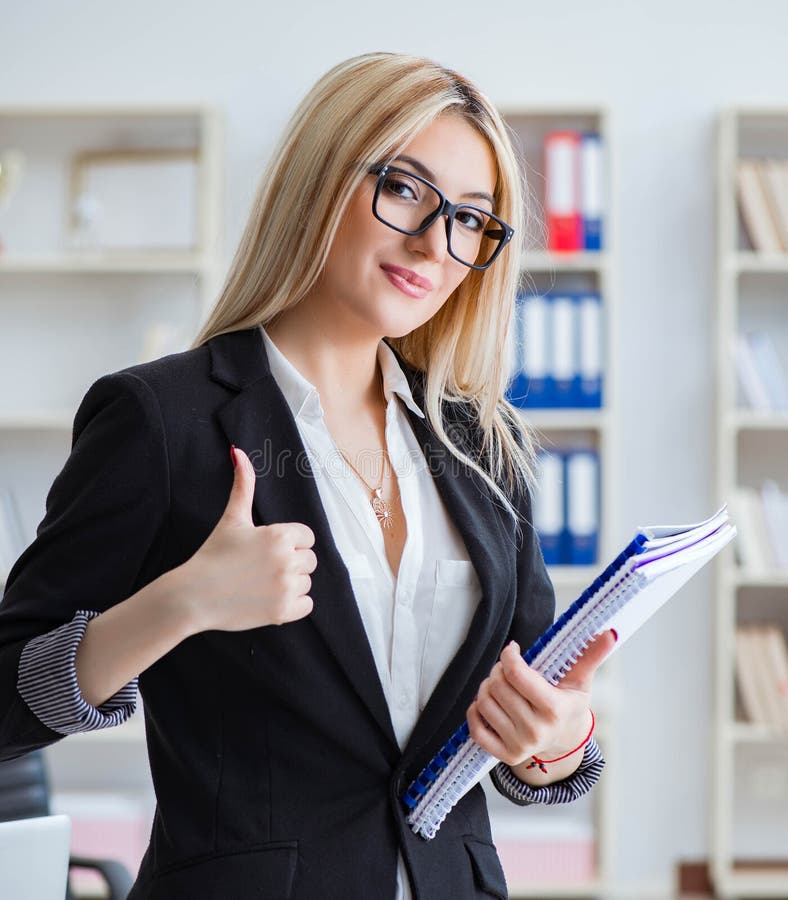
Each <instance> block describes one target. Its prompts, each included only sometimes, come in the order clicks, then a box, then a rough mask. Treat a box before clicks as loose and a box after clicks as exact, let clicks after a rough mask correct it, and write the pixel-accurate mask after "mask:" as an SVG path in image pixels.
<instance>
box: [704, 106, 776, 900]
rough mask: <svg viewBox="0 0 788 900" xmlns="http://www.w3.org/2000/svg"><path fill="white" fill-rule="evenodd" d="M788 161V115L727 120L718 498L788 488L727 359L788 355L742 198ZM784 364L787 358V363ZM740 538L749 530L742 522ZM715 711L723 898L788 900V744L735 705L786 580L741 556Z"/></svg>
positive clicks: (720, 623)
mask: <svg viewBox="0 0 788 900" xmlns="http://www.w3.org/2000/svg"><path fill="white" fill-rule="evenodd" d="M756 157H761V158H781V159H788V108H783V109H777V108H775V109H763V108H736V109H730V110H727V111H725V112H724V113H723V114H722V115H721V117H720V121H719V128H718V134H717V184H716V190H717V329H716V350H717V354H716V355H717V416H716V420H717V435H716V437H717V459H716V462H717V466H716V487H717V494H718V497H720V498H722V499H727V500H730V499H731V498H732V497H733V494H734V490H735V489H736V488H737V487H739V486H745V487H757V486H758V484H759V481H760V480H762V479H763V478H767V477H769V478H773V479H775V480H776V481H777V482H778V483H779V484H780V487H781V488H782V490H783V491H785V490H788V414H787V413H785V412H779V413H778V412H775V413H768V412H767V413H764V412H754V411H752V410H750V409H747V408H746V405H745V403H744V402H743V397H742V395H741V393H740V390H739V387H738V384H737V375H736V367H735V364H734V361H733V356H732V353H731V350H730V342H731V339H732V338H733V337H734V336H735V334H736V333H737V332H739V331H742V330H745V329H747V328H750V327H753V326H757V327H758V328H766V329H768V330H769V332H770V334H771V336H772V338H773V339H774V341H775V343H776V344H777V346H778V347H779V348H781V349H783V348H785V347H786V345H788V300H787V299H786V298H788V253H780V254H775V253H770V254H766V253H758V252H755V251H753V250H751V249H749V247H748V241H747V239H746V232H745V229H744V227H743V225H742V223H741V220H740V217H739V214H738V207H737V197H736V180H735V177H736V165H737V161H738V160H739V159H742V158H756ZM783 359H785V356H784V354H783ZM738 524H739V530H740V532H741V530H742V527H747V524H746V522H740V523H738ZM715 572H716V623H715V648H716V652H715V662H714V666H715V668H714V682H715V689H716V690H715V710H714V720H715V727H714V738H713V748H712V760H713V766H712V772H711V797H712V804H711V809H710V821H709V827H710V834H711V872H710V874H711V877H712V880H713V882H714V886H715V890H716V892H717V896H719V897H724V898H744V897H747V898H756V897H785V896H788V778H786V777H783V775H782V773H786V772H788V735H786V733H784V732H780V731H779V730H777V729H774V728H772V727H769V726H766V725H761V724H753V723H750V722H747V721H744V720H743V716H742V715H741V714H740V711H739V705H738V703H737V689H736V679H735V656H734V654H735V635H736V627H737V625H738V624H739V623H745V622H759V621H763V622H767V621H768V622H772V623H776V624H778V625H779V626H780V627H781V628H782V630H783V632H784V633H788V572H781V571H775V570H765V571H758V570H752V569H751V568H749V569H746V568H743V567H741V566H740V565H739V564H738V562H737V558H736V555H735V553H734V550H733V548H727V549H726V550H725V551H724V552H723V553H722V554H721V555H720V558H719V559H718V560H717V561H716V564H715Z"/></svg>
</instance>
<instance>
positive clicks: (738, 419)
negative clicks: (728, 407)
mask: <svg viewBox="0 0 788 900" xmlns="http://www.w3.org/2000/svg"><path fill="white" fill-rule="evenodd" d="M727 426H728V428H730V429H731V430H733V431H788V412H770V413H762V412H755V411H752V410H742V409H736V410H734V411H733V412H732V413H730V415H729V416H728V418H727Z"/></svg>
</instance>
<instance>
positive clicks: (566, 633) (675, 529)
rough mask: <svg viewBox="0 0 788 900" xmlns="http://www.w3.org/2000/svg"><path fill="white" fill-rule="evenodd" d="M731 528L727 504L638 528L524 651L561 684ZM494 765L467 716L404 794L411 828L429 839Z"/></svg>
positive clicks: (681, 580)
mask: <svg viewBox="0 0 788 900" xmlns="http://www.w3.org/2000/svg"><path fill="white" fill-rule="evenodd" d="M735 535H736V528H735V527H734V526H733V525H732V524H731V523H730V522H729V520H728V510H727V506H723V507H722V509H720V510H719V512H717V513H715V514H714V515H713V516H711V518H709V519H707V520H706V521H705V522H700V523H699V524H697V525H686V526H654V527H650V528H641V529H639V531H638V532H637V534H636V535H635V537H634V539H633V540H632V541H631V542H630V543H629V544H628V545H627V546H626V547H625V548H624V550H623V551H622V552H621V553H620V554H619V555H618V556H617V557H616V558H615V559H614V560H613V562H612V563H611V564H610V565H609V566H608V567H607V568H606V569H605V570H604V572H602V574H601V575H600V576H599V577H598V578H597V579H596V580H595V581H593V582H592V584H590V585H589V587H588V588H586V590H585V591H584V592H583V593H582V594H581V595H580V597H579V598H578V599H577V600H576V601H575V602H574V603H573V604H572V605H571V606H570V607H569V609H568V610H567V611H566V612H565V613H564V614H563V615H561V616H560V617H559V618H558V619H556V621H555V622H554V623H553V624H552V625H551V626H550V627H549V628H548V629H547V631H545V632H544V634H543V635H542V636H541V637H539V638H537V640H536V641H535V642H534V644H533V645H532V646H531V647H530V648H529V649H528V650H527V651H526V652H525V653H524V654H523V658H524V659H525V661H526V662H527V663H528V664H529V665H530V666H531V668H533V669H535V670H536V671H537V672H540V673H541V674H542V675H543V676H544V677H545V678H546V679H547V680H548V681H549V682H550V683H551V684H558V682H559V681H560V680H561V679H562V678H563V677H564V675H566V673H567V672H568V671H569V670H570V669H571V668H572V666H573V665H574V663H575V662H577V659H578V657H579V656H580V655H581V653H582V652H583V650H584V649H585V648H586V647H587V646H588V644H589V643H590V641H591V640H592V639H593V638H594V636H595V635H598V634H600V633H601V632H602V631H605V630H606V629H608V628H615V629H616V631H617V632H618V640H617V641H616V643H615V645H614V647H613V650H612V651H611V653H612V652H615V650H618V648H619V647H620V646H621V645H622V644H623V643H624V641H626V639H627V638H628V637H630V636H631V635H632V634H634V633H635V632H636V631H637V629H638V628H640V626H641V625H642V624H643V623H644V622H645V621H646V620H647V619H649V618H650V617H651V616H652V615H653V614H654V613H655V612H656V611H657V610H658V609H659V608H660V607H661V606H662V605H663V604H664V603H665V602H666V601H667V600H669V599H670V598H671V597H672V596H673V595H674V594H675V593H676V591H678V590H679V588H681V587H682V586H683V585H684V584H685V583H686V582H687V581H688V580H689V579H690V578H691V577H692V576H693V575H694V574H695V573H696V572H697V571H698V570H699V569H700V568H701V567H702V566H704V565H705V564H706V563H707V562H708V561H709V560H710V559H711V558H712V557H713V556H715V554H717V553H718V552H719V551H720V550H721V549H722V548H723V547H724V546H725V545H726V544H727V543H728V542H729V541H730V540H731V539H732V538H733V537H734V536H735ZM497 764H498V760H497V759H496V758H495V757H493V756H491V755H490V754H489V753H487V751H485V750H483V749H482V748H481V747H480V746H479V745H478V744H477V743H476V742H475V741H474V740H472V739H471V737H470V734H469V731H468V723H467V722H464V723H463V724H462V725H461V726H460V727H459V728H458V729H457V731H455V732H454V734H453V735H452V736H451V737H450V738H449V740H448V741H447V742H446V743H445V744H444V745H443V747H441V749H440V750H439V751H438V753H437V754H436V755H435V756H434V757H433V758H432V760H431V761H430V763H429V764H428V765H427V766H426V767H425V768H424V769H423V770H422V771H421V773H420V774H419V776H418V777H417V778H416V779H415V780H414V781H413V782H412V784H411V785H410V787H408V789H407V791H405V793H404V794H403V797H402V800H403V803H404V804H405V806H406V807H407V809H408V810H409V812H408V815H407V821H408V824H409V825H410V826H411V828H412V829H413V831H414V832H415V833H416V834H419V835H421V836H422V837H423V838H426V839H427V840H430V839H431V838H433V837H435V835H436V834H437V832H438V829H439V828H440V826H441V823H442V822H443V820H444V819H445V818H446V816H447V815H448V814H449V812H450V811H451V810H452V808H453V807H454V805H455V804H456V803H457V801H458V800H459V799H460V798H461V797H462V796H464V795H465V794H466V793H467V792H468V791H469V790H470V789H471V788H472V787H473V786H474V785H475V784H477V783H478V782H479V781H481V779H482V778H483V777H484V776H485V775H486V774H487V773H488V772H490V771H491V770H492V769H493V768H494V767H495V766H496V765H497Z"/></svg>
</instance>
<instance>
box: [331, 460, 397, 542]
mask: <svg viewBox="0 0 788 900" xmlns="http://www.w3.org/2000/svg"><path fill="white" fill-rule="evenodd" d="M339 452H340V453H342V451H341V450H340V451H339ZM386 455H388V451H386ZM342 457H343V459H344V460H345V462H346V463H347V464H348V465H349V466H350V468H351V469H352V470H353V471H354V472H355V473H356V475H357V476H358V477H359V479H360V480H361V481H362V482H363V483H364V486H365V487H366V488H367V490H370V491H372V498H371V499H370V501H369V502H370V503H371V504H372V510H373V512H374V513H375V515H376V516H377V518H378V521H379V522H380V525H381V527H382V528H391V527H392V525H393V524H394V514H393V513H392V511H391V505H390V504H389V503H387V502H386V501H385V500H384V499H383V497H382V496H381V493H382V491H383V480H384V476H385V472H386V466H385V460H384V461H383V462H384V465H383V474H382V475H381V478H380V484H379V485H378V486H377V487H376V488H371V487H370V486H369V485H368V484H367V481H366V479H365V478H364V477H363V476H362V475H361V473H360V472H359V471H358V469H357V468H356V467H355V466H354V465H353V463H352V462H351V461H350V460H349V459H348V458H347V457H346V456H345V454H344V453H342ZM397 498H399V491H397ZM397 498H395V499H397Z"/></svg>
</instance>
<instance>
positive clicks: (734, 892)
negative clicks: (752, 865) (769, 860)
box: [718, 866, 788, 900]
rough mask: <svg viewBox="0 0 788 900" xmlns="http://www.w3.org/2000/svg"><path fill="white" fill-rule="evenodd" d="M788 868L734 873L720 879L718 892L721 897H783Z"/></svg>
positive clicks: (787, 882)
mask: <svg viewBox="0 0 788 900" xmlns="http://www.w3.org/2000/svg"><path fill="white" fill-rule="evenodd" d="M787 884H788V866H786V867H785V868H784V869H771V868H764V869H762V870H758V869H752V870H748V871H746V872H736V873H734V874H731V875H727V876H725V877H724V878H722V879H720V881H719V886H718V891H719V895H720V896H722V897H774V898H779V900H782V898H784V897H785V892H786V887H785V886H786V885H787Z"/></svg>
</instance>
